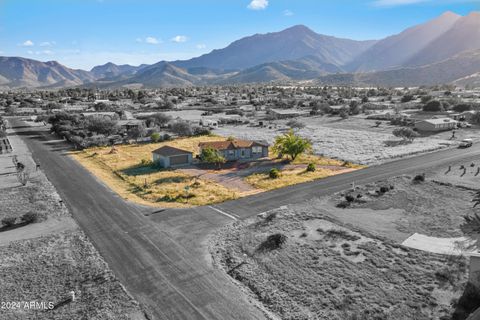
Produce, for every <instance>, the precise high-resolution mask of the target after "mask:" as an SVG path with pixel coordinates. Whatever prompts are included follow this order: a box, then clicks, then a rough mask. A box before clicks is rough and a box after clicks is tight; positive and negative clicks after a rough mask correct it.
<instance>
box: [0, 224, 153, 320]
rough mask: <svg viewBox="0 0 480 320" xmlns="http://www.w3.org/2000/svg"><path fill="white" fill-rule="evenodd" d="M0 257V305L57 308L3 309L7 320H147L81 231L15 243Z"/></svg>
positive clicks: (4, 250)
mask: <svg viewBox="0 0 480 320" xmlns="http://www.w3.org/2000/svg"><path fill="white" fill-rule="evenodd" d="M0 258H1V260H0V261H1V263H0V272H1V274H2V275H3V276H2V278H1V279H0V296H1V297H2V301H5V302H6V301H12V302H13V301H19V302H30V301H36V302H42V301H43V302H45V303H48V302H51V303H53V305H54V306H57V308H55V309H53V310H48V311H47V310H45V311H44V310H29V309H26V308H24V307H23V304H21V305H20V308H18V309H17V310H2V313H3V314H4V316H5V317H7V318H8V319H81V318H84V317H85V316H86V315H88V318H89V319H112V320H116V319H144V317H143V315H142V312H141V311H140V308H139V306H138V305H137V303H136V302H135V301H134V300H133V299H132V298H131V297H130V296H129V295H127V294H126V292H125V290H124V289H123V287H122V285H121V284H120V282H119V281H118V280H117V279H116V278H115V277H114V276H113V274H112V273H111V271H110V270H109V268H108V266H107V265H106V263H105V262H104V261H103V259H102V258H101V257H100V255H99V254H98V252H97V251H96V250H95V249H94V248H93V246H92V245H91V244H90V242H89V241H88V239H87V238H86V237H85V235H84V234H83V233H82V232H81V231H79V230H77V231H75V232H72V231H69V232H65V233H59V234H55V235H50V236H46V237H42V238H36V239H32V240H24V241H17V242H12V243H10V244H9V245H7V246H3V247H0ZM70 291H75V293H76V300H75V301H73V302H71V301H66V300H67V299H68V298H69V297H70ZM65 301H66V302H65ZM62 302H65V304H63V305H62ZM4 316H2V318H3V319H6V318H4Z"/></svg>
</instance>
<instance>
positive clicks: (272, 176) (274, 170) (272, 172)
mask: <svg viewBox="0 0 480 320" xmlns="http://www.w3.org/2000/svg"><path fill="white" fill-rule="evenodd" d="M268 176H269V177H270V179H277V178H278V177H280V171H279V170H278V169H277V168H272V169H270V171H269V172H268Z"/></svg>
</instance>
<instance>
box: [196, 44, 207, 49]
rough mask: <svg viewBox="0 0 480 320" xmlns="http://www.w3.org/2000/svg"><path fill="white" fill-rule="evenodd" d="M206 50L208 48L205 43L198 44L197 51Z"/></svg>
mask: <svg viewBox="0 0 480 320" xmlns="http://www.w3.org/2000/svg"><path fill="white" fill-rule="evenodd" d="M206 48H207V45H206V44H204V43H199V44H197V49H206Z"/></svg>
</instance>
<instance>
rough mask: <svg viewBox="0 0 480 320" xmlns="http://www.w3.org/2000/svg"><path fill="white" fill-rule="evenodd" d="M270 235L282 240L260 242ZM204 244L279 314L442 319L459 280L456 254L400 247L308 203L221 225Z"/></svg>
mask: <svg viewBox="0 0 480 320" xmlns="http://www.w3.org/2000/svg"><path fill="white" fill-rule="evenodd" d="M269 220H270V221H269ZM274 234H281V235H283V236H285V237H286V242H285V243H284V244H283V245H281V246H280V247H276V246H275V242H272V241H267V239H268V238H267V237H269V236H271V235H274ZM211 251H212V254H213V257H214V261H215V263H216V265H217V266H219V267H221V268H223V269H224V270H225V271H226V272H228V273H229V274H230V275H231V276H232V277H233V278H234V279H235V280H236V281H238V283H239V285H241V286H245V287H246V288H248V289H249V290H250V292H251V293H252V295H254V296H256V298H257V299H259V300H260V301H261V302H262V303H263V304H264V305H265V306H266V307H267V308H268V309H270V310H271V311H272V312H274V313H276V314H277V315H278V316H279V317H280V318H281V319H342V320H345V319H379V320H380V319H382V320H385V319H405V320H406V319H449V316H450V315H451V314H452V313H453V312H454V309H455V307H453V308H452V307H451V303H452V302H453V304H455V303H456V301H457V299H458V298H459V297H460V296H461V295H462V292H463V289H464V286H465V282H466V262H465V259H464V258H462V257H459V258H449V257H445V256H440V255H435V254H429V253H425V252H421V251H417V250H413V249H408V248H403V247H400V246H399V245H397V244H395V243H394V242H392V241H389V240H384V239H381V238H377V237H376V236H375V235H372V234H371V233H368V232H365V231H362V230H360V229H356V228H352V227H346V226H345V225H343V224H342V223H341V222H338V221H335V220H333V219H331V218H330V217H326V216H324V215H323V214H321V213H319V212H318V211H316V210H310V211H308V212H306V211H303V210H301V211H297V209H295V208H293V209H290V208H289V209H286V210H277V211H276V216H275V217H273V218H271V219H269V218H267V219H265V218H259V217H256V218H252V219H250V220H248V221H245V222H242V223H239V224H235V225H233V226H229V227H227V228H225V229H223V230H222V231H221V232H219V233H218V234H216V236H215V238H214V239H212V247H211ZM443 317H445V318H443Z"/></svg>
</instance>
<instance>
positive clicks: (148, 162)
mask: <svg viewBox="0 0 480 320" xmlns="http://www.w3.org/2000/svg"><path fill="white" fill-rule="evenodd" d="M152 164H153V161H152V160H147V159H142V160H141V161H140V165H141V166H142V167H146V166H151V165H152Z"/></svg>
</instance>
